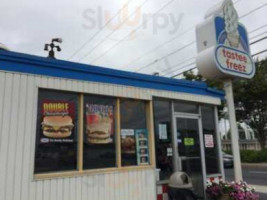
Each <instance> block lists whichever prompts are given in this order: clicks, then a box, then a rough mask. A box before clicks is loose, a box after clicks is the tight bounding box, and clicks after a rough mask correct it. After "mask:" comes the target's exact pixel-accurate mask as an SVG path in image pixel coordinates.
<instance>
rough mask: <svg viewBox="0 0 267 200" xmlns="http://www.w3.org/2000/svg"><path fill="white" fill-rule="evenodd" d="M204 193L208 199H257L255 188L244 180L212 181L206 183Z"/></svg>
mask: <svg viewBox="0 0 267 200" xmlns="http://www.w3.org/2000/svg"><path fill="white" fill-rule="evenodd" d="M206 193H207V196H208V198H209V199H210V200H259V195H258V194H256V193H255V189H254V188H251V187H250V186H249V185H247V183H246V182H238V183H235V182H232V183H227V182H219V183H215V182H213V183H210V184H209V185H208V187H207V190H206Z"/></svg>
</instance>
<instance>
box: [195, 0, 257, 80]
mask: <svg viewBox="0 0 267 200" xmlns="http://www.w3.org/2000/svg"><path fill="white" fill-rule="evenodd" d="M196 35H197V47H198V55H197V67H198V69H199V72H200V74H201V75H203V76H204V77H206V78H211V79H215V78H235V77H240V78H248V79H249V78H252V77H253V76H254V74H255V65H254V62H253V59H252V57H251V55H250V48H249V41H248V35H247V31H246V29H245V27H244V26H243V25H242V24H240V23H239V22H238V14H237V12H236V10H235V8H234V6H233V2H232V1H231V0H225V1H223V2H222V3H220V4H219V5H218V6H217V7H214V8H212V9H210V11H208V13H207V14H206V16H205V21H204V22H203V23H201V24H199V25H198V26H197V28H196Z"/></svg>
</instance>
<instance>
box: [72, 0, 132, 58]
mask: <svg viewBox="0 0 267 200" xmlns="http://www.w3.org/2000/svg"><path fill="white" fill-rule="evenodd" d="M132 1H133V0H129V1H128V3H127V4H128V5H129V4H130V3H131V2H132ZM123 9H124V7H122V8H121V9H119V11H118V12H117V13H116V14H115V15H114V16H113V17H112V18H110V19H109V20H108V21H107V22H106V23H105V24H104V25H103V26H102V27H101V28H100V29H99V30H98V31H97V32H95V34H94V35H93V36H92V37H90V38H89V39H88V40H87V41H86V42H85V43H83V44H82V46H81V47H80V48H79V49H77V50H76V51H75V52H74V53H73V54H72V55H71V56H70V57H69V58H68V60H70V59H71V58H73V57H74V56H75V55H76V54H77V53H78V52H80V51H81V50H82V49H83V48H84V47H85V46H86V45H87V44H88V43H89V42H90V41H92V40H93V39H94V38H95V37H96V36H97V35H98V34H99V33H100V32H101V31H102V30H103V29H104V28H105V27H106V26H107V25H108V24H110V22H112V21H113V19H115V18H116V17H117V16H118V15H119V14H120V12H121V11H122V10H123Z"/></svg>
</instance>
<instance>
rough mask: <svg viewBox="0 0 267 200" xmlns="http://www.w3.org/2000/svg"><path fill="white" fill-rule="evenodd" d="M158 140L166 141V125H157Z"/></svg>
mask: <svg viewBox="0 0 267 200" xmlns="http://www.w3.org/2000/svg"><path fill="white" fill-rule="evenodd" d="M159 139H160V140H167V139H168V134H167V124H159Z"/></svg>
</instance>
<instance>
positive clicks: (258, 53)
mask: <svg viewBox="0 0 267 200" xmlns="http://www.w3.org/2000/svg"><path fill="white" fill-rule="evenodd" d="M266 38H267V37H265V38H261V39H260V40H258V41H255V42H254V43H251V44H255V43H256V42H260V41H262V40H263V39H266ZM265 52H267V49H265V50H262V51H259V52H257V53H255V54H252V55H251V56H252V57H255V56H257V55H260V54H262V53H265ZM194 64H195V63H194ZM183 68H185V66H184V67H181V68H180V69H179V70H181V69H183ZM196 68H197V67H193V68H190V69H188V70H186V71H183V72H180V73H179V74H176V75H174V76H171V77H170V78H174V77H176V76H179V75H181V74H182V73H184V72H188V71H191V70H193V69H196Z"/></svg>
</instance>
